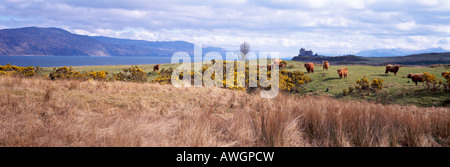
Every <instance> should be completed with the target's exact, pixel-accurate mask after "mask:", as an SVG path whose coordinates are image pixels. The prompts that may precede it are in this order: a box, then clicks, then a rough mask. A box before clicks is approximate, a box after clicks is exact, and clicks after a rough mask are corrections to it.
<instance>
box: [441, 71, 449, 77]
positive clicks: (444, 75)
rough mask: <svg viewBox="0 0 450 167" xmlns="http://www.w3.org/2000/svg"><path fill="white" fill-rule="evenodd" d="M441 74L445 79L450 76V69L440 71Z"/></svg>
mask: <svg viewBox="0 0 450 167" xmlns="http://www.w3.org/2000/svg"><path fill="white" fill-rule="evenodd" d="M442 76H443V77H444V78H445V79H449V78H450V71H444V72H442Z"/></svg>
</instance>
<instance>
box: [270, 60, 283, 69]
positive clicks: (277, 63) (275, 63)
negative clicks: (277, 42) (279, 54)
mask: <svg viewBox="0 0 450 167" xmlns="http://www.w3.org/2000/svg"><path fill="white" fill-rule="evenodd" d="M282 62H283V60H281V59H272V64H274V65H277V66H279V67H280V69H284V68H285V67H286V65H285V64H284V63H282Z"/></svg>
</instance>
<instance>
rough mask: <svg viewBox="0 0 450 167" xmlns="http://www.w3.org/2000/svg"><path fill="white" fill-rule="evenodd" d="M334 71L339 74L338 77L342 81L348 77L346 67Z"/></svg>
mask: <svg viewBox="0 0 450 167" xmlns="http://www.w3.org/2000/svg"><path fill="white" fill-rule="evenodd" d="M336 71H337V73H338V74H339V77H340V78H341V79H342V77H344V78H347V75H348V69H347V67H344V68H341V69H338V70H336Z"/></svg>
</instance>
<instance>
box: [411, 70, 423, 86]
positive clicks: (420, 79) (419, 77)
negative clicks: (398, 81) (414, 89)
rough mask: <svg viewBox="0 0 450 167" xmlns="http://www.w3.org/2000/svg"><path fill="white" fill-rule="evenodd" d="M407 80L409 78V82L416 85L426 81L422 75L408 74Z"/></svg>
mask: <svg viewBox="0 0 450 167" xmlns="http://www.w3.org/2000/svg"><path fill="white" fill-rule="evenodd" d="M408 78H411V80H412V81H413V82H414V83H416V85H417V82H424V81H425V80H426V78H425V76H423V74H411V73H409V74H408Z"/></svg>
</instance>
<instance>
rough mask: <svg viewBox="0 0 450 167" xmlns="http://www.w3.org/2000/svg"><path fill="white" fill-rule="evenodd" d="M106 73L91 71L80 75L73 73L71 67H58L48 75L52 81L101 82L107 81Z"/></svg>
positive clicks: (76, 72)
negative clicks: (77, 80)
mask: <svg viewBox="0 0 450 167" xmlns="http://www.w3.org/2000/svg"><path fill="white" fill-rule="evenodd" d="M108 74H109V73H108V72H106V71H91V72H86V73H80V72H78V71H73V69H72V67H66V66H64V67H59V68H56V67H55V68H53V71H52V72H51V73H50V74H49V77H50V78H51V79H52V80H55V79H79V80H101V81H104V80H106V79H107V76H108Z"/></svg>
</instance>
